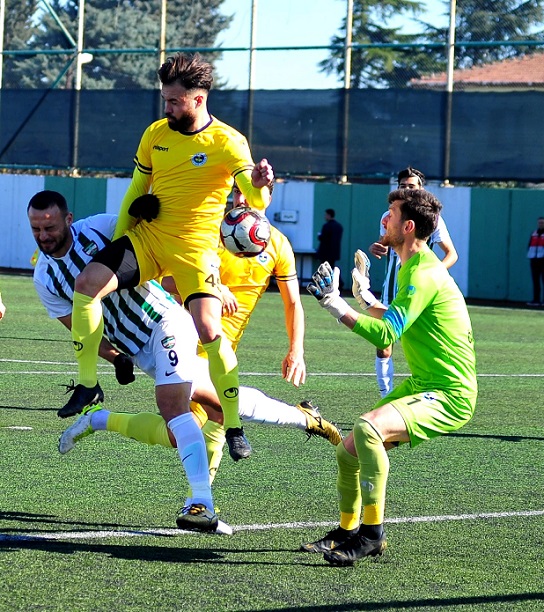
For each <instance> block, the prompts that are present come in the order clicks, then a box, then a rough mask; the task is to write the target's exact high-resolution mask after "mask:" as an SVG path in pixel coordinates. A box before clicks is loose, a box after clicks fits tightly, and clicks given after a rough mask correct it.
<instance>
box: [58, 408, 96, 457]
mask: <svg viewBox="0 0 544 612" xmlns="http://www.w3.org/2000/svg"><path fill="white" fill-rule="evenodd" d="M91 414H92V413H91V412H87V413H86V414H83V415H81V416H80V417H79V419H78V420H77V421H76V422H75V423H72V425H70V427H68V428H67V429H65V430H64V431H63V432H62V434H61V436H60V438H59V453H60V454H61V455H66V453H69V452H70V451H71V450H72V449H73V448H74V447H75V445H76V444H77V443H78V442H79V441H80V440H82V439H83V438H86V437H87V436H90V435H91V434H92V433H94V429H93V428H92V427H91Z"/></svg>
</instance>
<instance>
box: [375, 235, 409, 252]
mask: <svg viewBox="0 0 544 612" xmlns="http://www.w3.org/2000/svg"><path fill="white" fill-rule="evenodd" d="M380 242H381V243H382V244H383V245H384V246H386V247H390V248H392V249H394V250H396V249H397V248H399V247H401V246H402V245H403V244H404V238H403V237H402V236H394V235H391V234H385V235H384V236H382V237H381V239H380Z"/></svg>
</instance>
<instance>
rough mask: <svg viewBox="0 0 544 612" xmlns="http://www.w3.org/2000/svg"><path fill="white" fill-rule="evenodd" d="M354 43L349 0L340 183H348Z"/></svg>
mask: <svg viewBox="0 0 544 612" xmlns="http://www.w3.org/2000/svg"><path fill="white" fill-rule="evenodd" d="M352 42H353V0H347V8H346V40H345V41H344V120H343V124H344V130H343V134H342V171H341V173H340V182H341V183H347V182H348V142H349V96H350V90H351V49H352Z"/></svg>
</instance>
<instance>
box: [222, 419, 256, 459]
mask: <svg viewBox="0 0 544 612" xmlns="http://www.w3.org/2000/svg"><path fill="white" fill-rule="evenodd" d="M225 438H226V439H227V444H228V445H229V454H230V456H231V457H232V458H233V459H234V461H238V459H247V458H248V457H249V455H251V446H250V445H249V442H248V441H247V438H246V437H245V435H244V429H243V427H230V428H229V429H227V431H226V432H225Z"/></svg>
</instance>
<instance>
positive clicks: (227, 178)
mask: <svg viewBox="0 0 544 612" xmlns="http://www.w3.org/2000/svg"><path fill="white" fill-rule="evenodd" d="M158 75H159V79H160V81H161V96H162V98H163V100H164V111H165V115H166V118H165V119H162V120H160V121H156V122H155V123H153V124H151V125H150V126H149V127H148V128H147V129H146V130H145V132H144V134H143V136H142V138H141V141H140V144H139V147H138V150H137V153H136V157H135V159H134V161H135V164H136V168H135V170H134V173H133V176H132V181H131V183H130V186H129V188H128V190H127V192H126V195H125V197H124V198H123V201H122V204H121V210H120V214H119V220H118V223H117V227H116V231H115V236H114V238H115V240H114V241H113V242H112V244H111V245H110V246H108V247H107V248H105V249H103V250H102V251H101V252H100V253H98V254H97V256H96V257H95V258H94V259H93V261H92V262H91V263H90V264H88V265H87V267H86V268H85V269H84V270H83V271H82V273H81V274H80V275H79V276H78V278H77V280H76V285H75V291H74V304H73V311H72V339H73V342H74V349H75V352H76V357H77V361H78V369H79V380H78V383H79V384H78V385H77V386H76V387H75V390H74V393H73V394H72V396H71V398H70V400H69V401H68V403H67V404H66V405H65V406H64V407H63V408H61V409H60V410H59V412H58V415H59V416H60V417H68V416H71V415H74V414H78V413H80V412H81V411H82V410H83V409H84V408H85V407H86V406H89V405H93V404H95V403H97V402H100V401H102V400H103V397H104V396H103V393H102V390H101V388H100V385H99V384H98V380H97V360H98V347H99V344H100V339H101V337H102V332H103V318H102V309H101V304H100V300H101V299H102V298H104V297H105V296H107V295H108V294H110V293H111V292H112V291H115V290H117V289H124V288H131V287H136V286H137V285H139V284H141V283H143V282H145V281H147V280H150V279H153V278H160V277H163V276H166V275H171V276H172V277H173V278H174V280H175V282H176V285H177V288H178V291H179V293H180V295H181V297H182V299H183V303H184V305H185V308H187V310H188V311H189V312H190V314H191V316H192V317H193V320H194V322H195V326H196V329H197V332H198V335H199V337H200V340H201V342H202V345H203V346H204V349H205V350H206V352H207V354H208V360H209V372H210V378H211V380H212V382H213V385H214V387H215V389H216V390H217V395H218V396H219V399H220V402H221V406H222V409H223V414H224V419H225V430H226V438H227V444H228V446H229V452H230V455H231V457H232V458H233V459H234V460H235V461H237V460H238V459H243V458H246V457H248V456H249V455H250V453H251V447H250V446H249V443H248V441H247V439H246V437H245V435H244V431H243V429H242V426H241V422H240V418H239V415H238V392H239V381H238V362H237V359H236V355H235V353H234V351H233V350H232V347H231V346H230V344H229V342H227V341H225V340H224V339H223V335H222V330H221V309H222V303H221V292H220V287H219V284H220V279H219V260H218V254H217V247H218V243H219V226H220V223H221V219H222V217H223V214H224V208H225V203H226V200H227V196H228V194H229V193H230V190H231V189H232V185H233V183H234V180H235V179H236V182H237V184H238V185H239V187H240V189H241V190H242V192H243V193H244V195H245V196H246V198H247V199H248V202H249V203H250V205H251V206H252V207H253V208H257V209H261V210H262V209H264V208H266V206H267V205H268V203H269V199H270V198H269V190H268V184H269V183H270V181H271V180H272V179H273V172H272V168H271V166H270V165H269V164H268V162H267V161H266V160H262V161H261V162H259V163H258V164H254V163H253V161H252V158H251V153H250V150H249V147H248V144H247V141H246V139H245V138H244V137H243V136H242V135H241V134H239V133H238V132H237V131H236V130H234V129H233V128H231V127H229V126H228V125H226V124H225V123H222V122H221V121H219V120H217V119H216V118H215V117H213V116H212V115H210V113H209V112H208V108H207V98H208V93H209V90H210V88H211V85H212V81H213V77H212V66H211V65H210V64H208V63H207V62H205V61H203V60H202V58H201V57H200V56H199V54H194V55H192V54H182V53H177V54H175V55H174V56H172V57H169V58H168V59H167V60H166V62H165V63H164V64H163V65H162V66H161V67H160V68H159V70H158ZM150 190H151V193H149V191H150ZM189 396H190V382H189V383H188V384H187V386H186V390H185V397H184V406H185V407H186V408H187V412H188V406H189ZM186 416H189V417H190V414H187V415H186ZM181 426H183V425H181Z"/></svg>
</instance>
